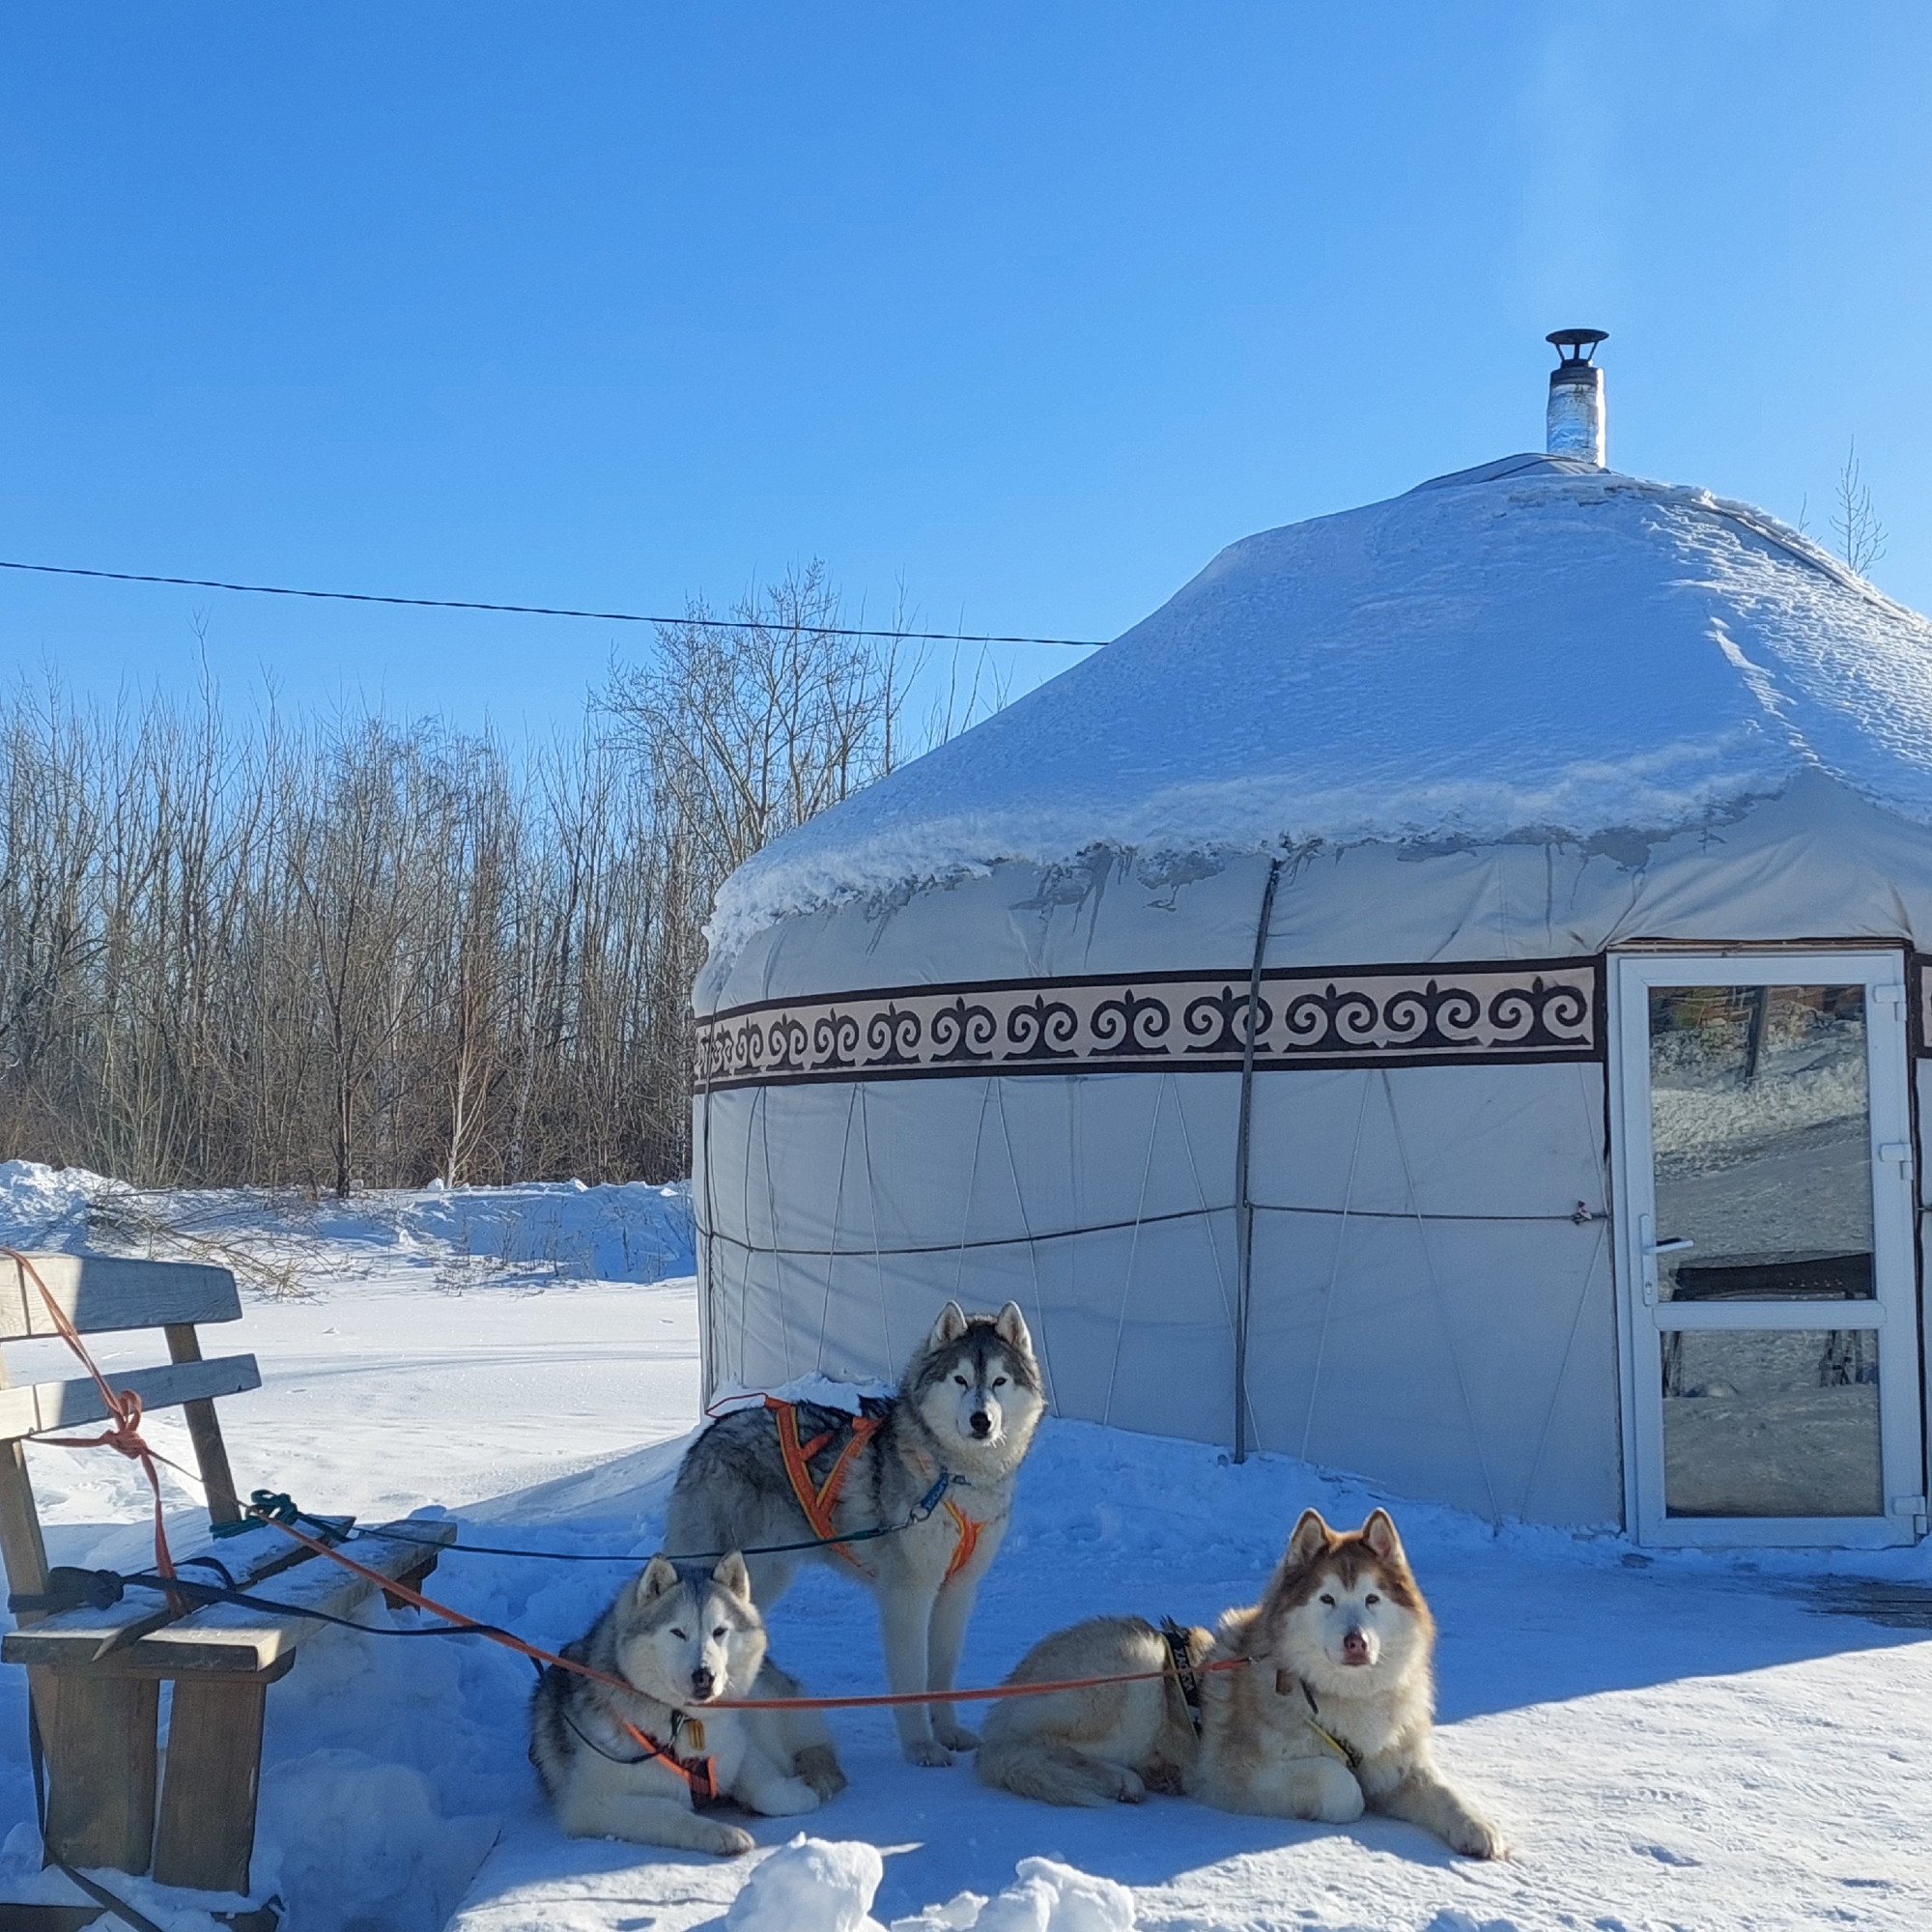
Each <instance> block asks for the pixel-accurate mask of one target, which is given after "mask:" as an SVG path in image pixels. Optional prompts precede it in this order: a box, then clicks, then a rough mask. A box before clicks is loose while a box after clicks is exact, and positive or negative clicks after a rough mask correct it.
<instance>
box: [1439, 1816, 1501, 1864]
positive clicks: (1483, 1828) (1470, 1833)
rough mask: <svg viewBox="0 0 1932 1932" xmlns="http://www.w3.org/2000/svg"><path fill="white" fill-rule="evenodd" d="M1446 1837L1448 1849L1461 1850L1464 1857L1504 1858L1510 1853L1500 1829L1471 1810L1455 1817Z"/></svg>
mask: <svg viewBox="0 0 1932 1932" xmlns="http://www.w3.org/2000/svg"><path fill="white" fill-rule="evenodd" d="M1447 1837H1448V1840H1449V1849H1450V1850H1451V1851H1452V1852H1461V1853H1462V1854H1463V1857H1464V1858H1465V1859H1506V1858H1508V1857H1509V1855H1510V1847H1509V1840H1508V1839H1507V1838H1505V1837H1504V1836H1503V1834H1502V1832H1501V1830H1500V1829H1499V1828H1498V1827H1496V1826H1494V1825H1492V1824H1491V1823H1490V1821H1489V1820H1488V1819H1487V1818H1478V1817H1477V1816H1476V1815H1475V1814H1474V1813H1473V1812H1471V1813H1470V1814H1469V1815H1468V1816H1467V1817H1463V1818H1459V1819H1457V1820H1456V1822H1455V1824H1453V1825H1452V1826H1451V1827H1450V1828H1449V1831H1448V1833H1447Z"/></svg>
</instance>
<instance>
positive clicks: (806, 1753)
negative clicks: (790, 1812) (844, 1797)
mask: <svg viewBox="0 0 1932 1932" xmlns="http://www.w3.org/2000/svg"><path fill="white" fill-rule="evenodd" d="M792 1769H793V1771H795V1772H796V1773H797V1774H798V1776H800V1777H802V1778H803V1779H804V1780H805V1781H806V1783H808V1784H809V1785H810V1786H811V1788H812V1790H813V1791H815V1792H816V1793H817V1794H818V1796H819V1799H820V1800H821V1801H823V1800H825V1799H828V1798H837V1797H838V1794H839V1793H840V1792H841V1791H843V1790H844V1789H845V1784H846V1778H845V1774H844V1772H843V1771H842V1770H841V1769H840V1768H839V1764H838V1753H837V1752H836V1751H835V1750H834V1749H833V1748H832V1747H831V1746H830V1745H807V1746H806V1747H805V1748H804V1749H803V1750H802V1751H800V1752H799V1754H798V1758H797V1761H796V1762H795V1763H794V1764H793V1766H792Z"/></svg>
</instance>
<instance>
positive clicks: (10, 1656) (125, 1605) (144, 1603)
mask: <svg viewBox="0 0 1932 1932" xmlns="http://www.w3.org/2000/svg"><path fill="white" fill-rule="evenodd" d="M10 1449H12V1450H14V1452H15V1453H17V1451H18V1445H17V1444H14V1443H0V1457H4V1456H5V1455H6V1454H7V1452H8V1451H9V1450H10ZM168 1547H169V1549H170V1550H171V1552H172V1553H173V1555H174V1559H175V1562H176V1565H177V1566H180V1565H182V1564H185V1562H186V1561H187V1559H188V1558H189V1557H190V1556H217V1557H219V1558H220V1559H221V1562H222V1564H223V1565H224V1566H225V1567H226V1569H227V1571H228V1574H229V1575H230V1576H231V1577H234V1578H235V1580H236V1582H237V1583H238V1584H239V1585H240V1586H241V1588H242V1589H244V1590H245V1589H248V1588H250V1587H251V1586H252V1585H254V1584H256V1583H259V1582H261V1581H263V1580H264V1579H266V1578H268V1577H273V1576H275V1575H276V1574H277V1573H278V1572H280V1571H283V1570H288V1569H292V1568H293V1567H294V1566H295V1565H296V1564H298V1563H303V1562H306V1561H307V1560H308V1551H307V1550H306V1549H304V1548H302V1547H301V1545H300V1544H298V1543H297V1542H295V1541H294V1540H293V1539H291V1538H289V1537H286V1536H284V1535H283V1534H282V1533H281V1531H280V1530H278V1529H272V1528H270V1526H269V1525H268V1524H267V1523H257V1524H255V1525H254V1526H253V1527H252V1528H250V1529H248V1530H245V1531H244V1532H243V1533H242V1534H241V1535H240V1536H235V1537H218V1538H217V1537H216V1536H214V1535H213V1532H212V1531H211V1530H210V1529H209V1528H207V1527H197V1528H195V1529H193V1530H190V1531H189V1532H187V1533H186V1534H184V1533H183V1532H182V1531H180V1530H179V1529H177V1530H175V1531H174V1532H172V1533H171V1534H170V1536H169V1538H168ZM130 1567H135V1566H130ZM139 1567H142V1568H146V1567H147V1566H146V1564H145V1563H143V1564H141V1565H140V1566H139ZM186 1574H187V1575H188V1576H190V1577H192V1576H193V1575H194V1574H195V1570H194V1569H193V1568H190V1569H189V1570H188V1571H187V1573H186ZM43 1578H44V1572H43ZM35 1587H36V1588H43V1587H44V1581H43V1583H42V1584H39V1585H36V1586H35ZM14 1588H15V1589H25V1588H26V1585H25V1584H15V1585H14ZM173 1621H174V1612H173V1611H172V1610H170V1609H169V1608H168V1606H167V1604H166V1602H165V1601H164V1600H163V1599H162V1598H160V1597H159V1596H157V1595H156V1594H155V1592H154V1591H152V1590H130V1591H128V1594H127V1595H126V1596H125V1597H123V1598H122V1600H121V1601H120V1602H119V1603H118V1604H114V1605H109V1607H108V1608H106V1609H104V1610H63V1611H62V1612H60V1614H59V1615H58V1616H52V1617H48V1616H22V1617H21V1618H20V1622H21V1624H22V1625H23V1626H24V1625H26V1624H29V1623H32V1624H35V1625H37V1626H39V1625H44V1626H46V1627H47V1628H48V1629H49V1630H52V1631H55V1632H62V1633H65V1632H70V1631H86V1632H88V1633H89V1634H90V1635H91V1637H92V1639H93V1641H94V1643H95V1646H96V1648H97V1649H99V1648H101V1647H102V1646H104V1645H110V1644H111V1645H115V1646H117V1647H118V1646H119V1645H121V1644H125V1643H127V1642H128V1641H130V1640H131V1639H132V1638H134V1637H136V1636H140V1635H144V1634H146V1633H147V1632H149V1631H151V1630H158V1629H159V1628H160V1627H161V1625H163V1624H165V1623H172V1622H173ZM17 1634H18V1633H17V1632H14V1633H12V1634H9V1635H8V1636H6V1637H4V1638H0V1662H8V1663H12V1662H17V1661H23V1660H16V1659H15V1657H14V1653H13V1652H12V1651H11V1650H9V1649H8V1648H7V1645H9V1644H11V1643H12V1642H13V1641H14V1636H16V1635H17Z"/></svg>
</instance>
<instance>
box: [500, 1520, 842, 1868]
mask: <svg viewBox="0 0 1932 1932" xmlns="http://www.w3.org/2000/svg"><path fill="white" fill-rule="evenodd" d="M558 1655H559V1656H562V1657H567V1658H570V1659H571V1660H572V1661H573V1662H579V1663H583V1664H587V1665H588V1666H589V1667H590V1668H591V1669H592V1670H595V1671H597V1672H599V1673H600V1675H601V1676H602V1677H603V1678H606V1679H612V1678H614V1679H617V1680H620V1682H621V1683H622V1684H626V1685H629V1686H630V1687H631V1689H630V1690H622V1689H619V1688H618V1685H617V1684H614V1683H608V1682H600V1681H599V1679H598V1678H592V1677H583V1676H581V1675H579V1674H578V1673H577V1672H576V1671H573V1670H564V1669H561V1668H559V1666H557V1665H556V1664H554V1663H553V1664H552V1665H551V1666H550V1667H549V1669H547V1670H546V1671H545V1672H544V1674H543V1678H542V1680H541V1682H539V1684H538V1685H537V1688H536V1690H535V1691H534V1692H533V1693H532V1695H531V1698H530V1762H531V1763H532V1764H534V1765H535V1766H536V1768H537V1774H538V1776H540V1777H541V1778H542V1779H543V1785H544V1790H545V1792H546V1794H547V1795H548V1796H549V1798H550V1801H551V1804H553V1805H554V1807H555V1810H556V1816H557V1822H558V1824H560V1825H561V1826H562V1827H563V1829H564V1831H565V1832H566V1833H568V1834H569V1835H570V1836H572V1837H574V1838H630V1839H632V1840H634V1841H635V1842H637V1843H638V1844H641V1845H676V1846H680V1847H682V1848H683V1849H685V1850H687V1851H694V1852H720V1853H725V1854H730V1853H735V1852H749V1851H750V1850H751V1849H752V1847H753V1838H752V1834H751V1833H749V1832H746V1831H742V1830H740V1829H739V1828H738V1827H737V1826H736V1825H727V1824H725V1822H724V1821H723V1820H722V1819H718V1818H713V1817H709V1816H707V1815H706V1813H705V1810H704V1808H703V1807H704V1806H705V1805H707V1804H710V1803H711V1801H712V1800H713V1799H714V1798H726V1799H729V1800H731V1801H732V1802H733V1803H734V1804H739V1805H741V1806H743V1807H744V1808H745V1809H746V1810H748V1811H758V1812H762V1813H763V1814H764V1815H765V1816H766V1817H767V1818H792V1817H796V1816H798V1815H799V1814H800V1813H801V1812H805V1811H815V1810H816V1809H817V1808H818V1804H819V1801H820V1800H821V1799H825V1798H830V1797H832V1796H833V1795H834V1794H835V1793H837V1792H838V1791H840V1790H842V1789H843V1788H844V1784H845V1776H844V1774H843V1773H842V1772H841V1771H840V1770H839V1769H838V1755H837V1753H836V1752H835V1751H834V1750H833V1747H832V1734H831V1732H830V1731H828V1730H827V1729H826V1728H825V1724H824V1721H823V1720H822V1719H820V1718H819V1717H818V1715H817V1714H816V1713H815V1712H812V1711H719V1710H714V1709H712V1708H710V1707H711V1706H712V1705H713V1704H714V1703H715V1702H716V1700H718V1699H719V1698H729V1697H749V1696H752V1695H753V1694H754V1693H755V1694H756V1695H757V1696H760V1697H796V1696H798V1695H799V1694H800V1692H799V1687H798V1685H797V1683H796V1682H795V1681H794V1680H793V1679H792V1678H790V1677H788V1676H786V1675H785V1673H784V1672H783V1671H782V1670H781V1669H780V1668H779V1667H778V1665H777V1664H775V1663H773V1662H771V1660H770V1659H769V1658H768V1657H767V1656H766V1655H765V1625H764V1619H763V1618H762V1617H760V1616H759V1615H758V1612H757V1608H756V1606H755V1605H753V1602H752V1584H751V1578H750V1577H748V1576H747V1575H746V1572H745V1559H744V1558H743V1557H742V1556H738V1555H735V1554H734V1555H730V1556H727V1557H725V1560H724V1561H723V1562H722V1563H720V1564H719V1565H718V1567H717V1569H716V1570H715V1571H713V1572H712V1574H711V1575H710V1576H709V1577H692V1576H689V1575H687V1576H685V1577H680V1576H679V1575H678V1572H677V1570H676V1569H675V1567H673V1565H671V1564H670V1563H669V1562H668V1561H667V1560H666V1559H665V1558H664V1557H662V1556H653V1557H652V1558H651V1560H650V1563H649V1564H648V1566H647V1567H646V1568H645V1570H644V1571H643V1573H642V1575H641V1576H638V1577H633V1578H632V1579H631V1580H630V1581H629V1582H628V1583H626V1584H625V1585H624V1587H623V1588H622V1589H621V1590H620V1591H618V1593H617V1600H616V1602H615V1603H613V1604H612V1605H611V1607H610V1608H609V1609H608V1610H606V1611H605V1612H604V1614H603V1615H602V1616H601V1617H599V1618H598V1620H597V1622H596V1623H595V1624H594V1625H593V1626H592V1627H591V1629H590V1631H589V1633H588V1634H586V1635H584V1636H582V1637H581V1638H580V1639H579V1640H578V1641H577V1642H575V1643H571V1644H566V1645H565V1646H564V1648H563V1649H562V1650H561V1651H560V1652H559V1653H558Z"/></svg>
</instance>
